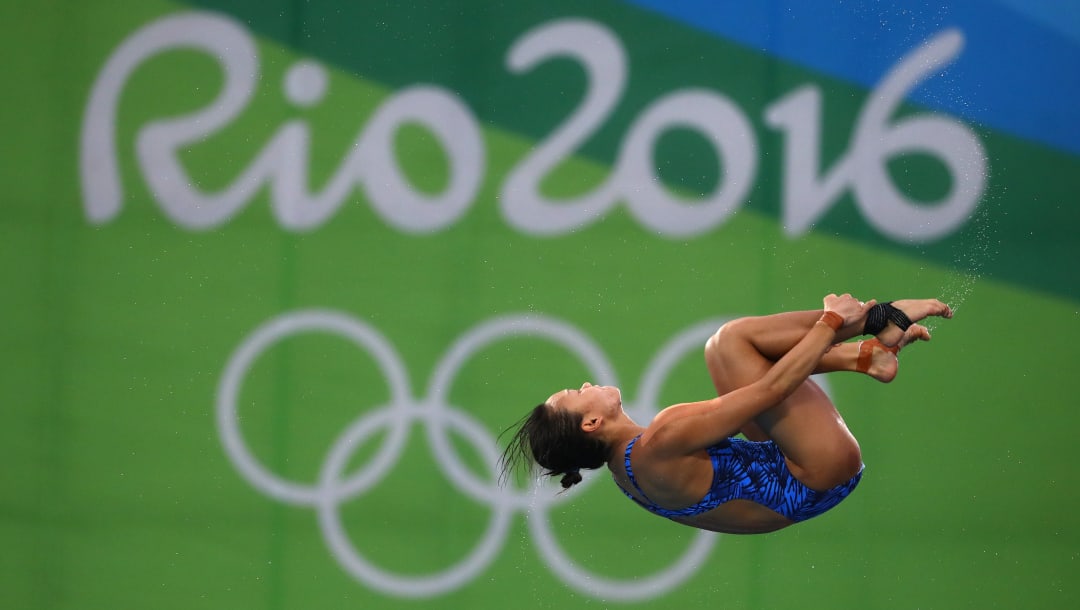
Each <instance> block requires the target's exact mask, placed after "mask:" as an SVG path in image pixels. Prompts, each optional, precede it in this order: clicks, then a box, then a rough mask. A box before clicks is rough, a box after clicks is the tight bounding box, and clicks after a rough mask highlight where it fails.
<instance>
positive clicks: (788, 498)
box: [619, 434, 862, 522]
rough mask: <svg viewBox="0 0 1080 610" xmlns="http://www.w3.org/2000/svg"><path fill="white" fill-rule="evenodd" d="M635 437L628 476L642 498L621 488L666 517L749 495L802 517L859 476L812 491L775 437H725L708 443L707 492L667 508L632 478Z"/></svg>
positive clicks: (835, 499)
mask: <svg viewBox="0 0 1080 610" xmlns="http://www.w3.org/2000/svg"><path fill="white" fill-rule="evenodd" d="M639 438H641V435H640V434H639V435H638V436H635V437H634V439H633V440H631V441H630V442H629V443H628V444H627V445H626V454H625V461H626V462H625V463H626V476H627V477H628V478H629V479H630V483H632V484H633V485H634V489H636V490H637V491H638V493H639V494H641V497H643V498H645V500H646V501H645V502H642V501H640V500H638V499H637V498H635V497H634V496H632V495H630V493H629V492H627V491H626V490H625V489H622V487H620V488H619V489H622V492H623V493H624V494H626V496H627V497H628V498H630V499H631V500H633V501H634V502H637V503H638V504H640V505H641V506H643V507H645V508H646V509H648V510H649V511H651V512H653V513H656V514H657V515H660V516H661V517H667V518H668V519H671V518H674V517H692V516H694V515H700V514H701V513H704V512H708V511H710V510H712V509H714V508H716V507H717V506H720V505H721V504H723V503H725V502H728V501H729V500H750V501H753V502H756V503H758V504H761V505H762V506H765V507H768V508H771V509H772V510H774V511H776V512H778V513H780V514H781V515H783V516H784V517H787V518H788V519H790V520H792V521H796V522H798V521H805V520H807V519H809V518H811V517H816V516H818V515H820V514H821V513H823V512H825V511H827V510H829V509H830V508H832V507H834V506H836V505H837V504H839V503H840V501H841V500H843V499H844V498H846V497H847V496H848V494H850V493H851V491H852V490H853V489H855V486H856V485H858V484H859V479H861V478H862V468H859V472H858V474H856V475H855V476H854V477H852V478H851V480H849V481H848V482H846V483H842V484H840V485H837V486H836V487H833V488H832V489H828V490H826V491H815V490H813V489H810V488H809V487H807V486H806V485H803V484H802V483H801V482H800V481H799V480H798V479H796V478H795V477H794V476H793V475H792V474H791V471H790V470H788V467H787V463H786V462H785V461H784V454H783V453H781V452H780V448H779V447H777V446H776V443H774V442H772V441H766V442H761V443H758V442H753V441H746V440H742V439H737V438H729V439H727V440H725V441H723V442H721V443H718V444H716V445H713V446H712V447H709V448H708V452H709V457H710V458H712V463H713V482H712V487H711V488H710V489H709V492H708V493H707V494H705V497H704V498H702V500H701V501H700V502H698V503H697V504H694V505H693V506H687V507H686V508H680V509H678V510H670V509H667V508H662V507H660V506H657V505H656V504H654V503H653V501H652V500H649V497H648V496H646V495H645V492H643V491H641V487H640V486H639V485H638V483H637V480H636V479H635V478H634V469H633V468H632V467H631V466H630V452H631V451H633V449H634V444H635V443H637V441H638V439H639Z"/></svg>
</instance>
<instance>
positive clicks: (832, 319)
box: [818, 311, 844, 331]
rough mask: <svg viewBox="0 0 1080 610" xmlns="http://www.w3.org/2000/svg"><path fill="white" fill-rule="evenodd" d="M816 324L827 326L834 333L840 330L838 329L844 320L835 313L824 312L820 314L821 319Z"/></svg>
mask: <svg viewBox="0 0 1080 610" xmlns="http://www.w3.org/2000/svg"><path fill="white" fill-rule="evenodd" d="M818 322H824V323H826V324H828V325H829V328H831V329H833V330H834V331H835V330H840V327H841V326H843V325H844V318H843V317H841V316H840V314H838V313H836V312H835V311H826V312H825V313H823V314H821V318H819V319H818Z"/></svg>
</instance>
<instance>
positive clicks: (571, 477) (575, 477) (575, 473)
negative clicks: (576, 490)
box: [560, 470, 581, 489]
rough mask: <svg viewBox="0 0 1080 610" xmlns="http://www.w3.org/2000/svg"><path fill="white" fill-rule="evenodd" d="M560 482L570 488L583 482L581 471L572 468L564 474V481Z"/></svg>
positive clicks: (564, 486)
mask: <svg viewBox="0 0 1080 610" xmlns="http://www.w3.org/2000/svg"><path fill="white" fill-rule="evenodd" d="M560 482H561V483H562V486H563V489H570V488H571V487H572V486H574V485H577V484H578V483H580V482H581V471H580V470H571V471H570V472H568V473H566V474H564V475H563V478H562V481H560Z"/></svg>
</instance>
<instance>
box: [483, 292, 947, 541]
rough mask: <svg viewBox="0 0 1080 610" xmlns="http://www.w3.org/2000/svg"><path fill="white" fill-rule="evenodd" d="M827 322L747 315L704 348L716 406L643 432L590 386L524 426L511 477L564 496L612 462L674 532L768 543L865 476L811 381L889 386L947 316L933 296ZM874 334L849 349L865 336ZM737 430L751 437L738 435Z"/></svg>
mask: <svg viewBox="0 0 1080 610" xmlns="http://www.w3.org/2000/svg"><path fill="white" fill-rule="evenodd" d="M824 305H825V307H824V311H822V310H817V311H796V312H786V313H780V314H774V315H768V316H759V317H747V318H739V319H737V320H733V321H731V322H728V323H727V324H724V325H723V326H722V327H721V328H720V330H718V331H717V332H716V334H714V335H713V336H712V337H710V338H709V340H708V341H707V342H706V344H705V363H706V365H707V366H708V369H709V374H710V376H711V377H712V380H713V384H714V385H715V386H716V392H717V397H716V398H712V399H710V400H704V401H700V402H689V403H683V404H677V405H673V406H671V407H668V408H666V409H664V410H663V411H661V412H660V413H659V414H657V416H656V417H655V418H654V419H653V420H652V422H651V423H650V424H649V425H648V426H641V425H638V424H637V423H635V422H634V421H633V420H632V419H630V417H629V416H628V415H627V414H626V412H625V411H623V408H622V398H621V395H620V392H619V390H618V388H614V387H606V386H594V385H591V384H589V383H585V384H584V385H582V386H581V387H580V388H579V389H567V390H563V391H561V392H556V393H555V394H553V395H551V396H550V397H549V398H548V399H547V400H546V401H544V402H543V403H542V404H540V405H538V406H537V407H536V408H535V409H533V410H532V412H531V413H530V414H529V415H528V416H526V417H525V418H524V419H523V420H522V421H521V422H519V424H520V428H519V429H518V430H517V432H516V433H515V434H514V436H513V438H512V440H511V442H510V445H509V446H508V447H507V448H506V450H505V452H504V453H503V456H502V468H503V475H504V476H506V475H507V473H509V472H511V471H512V470H513V469H514V467H515V466H517V465H519V464H521V463H529V462H535V463H537V464H539V465H540V466H541V467H543V468H544V469H545V470H546V472H545V473H544V474H547V475H551V476H558V475H562V486H563V487H564V488H569V487H570V486H572V485H574V484H576V483H578V482H580V481H581V474H580V472H579V470H580V469H581V468H588V469H596V468H599V467H601V466H603V465H605V464H606V465H607V467H608V469H609V470H610V471H611V474H612V477H613V478H614V479H615V483H616V484H617V485H618V486H619V488H620V489H621V490H622V491H623V493H625V494H626V495H627V496H628V497H629V498H630V499H632V500H634V501H635V502H637V503H638V504H640V505H641V506H643V507H644V508H646V509H648V510H649V511H651V512H653V513H655V514H657V515H660V516H663V517H667V518H669V519H671V520H673V521H676V522H678V523H682V524H685V525H689V526H692V527H696V528H701V529H707V530H713V531H718V532H726V533H737V534H756V533H765V532H772V531H775V530H778V529H781V528H784V527H787V526H789V525H792V524H794V523H798V522H800V521H804V520H806V519H809V518H811V517H815V516H817V515H820V514H821V513H823V512H825V511H827V510H829V509H830V508H832V507H833V506H836V505H837V504H838V503H839V502H840V501H841V500H843V499H844V498H845V497H847V495H848V494H849V493H851V491H852V490H853V489H854V488H855V486H856V485H857V484H858V482H859V479H860V478H861V476H862V468H863V464H862V456H861V454H860V451H859V445H858V443H857V442H856V440H855V438H854V437H853V436H852V435H851V432H850V431H849V430H848V428H847V426H846V425H845V423H844V420H843V419H842V418H841V417H840V414H839V413H837V411H836V408H835V407H834V406H833V404H832V402H831V401H830V400H829V397H828V396H827V395H826V394H825V393H824V392H823V391H822V390H821V388H819V387H818V385H817V384H815V383H814V381H813V380H811V379H809V378H808V377H809V376H810V375H811V374H813V373H828V372H835V371H853V372H859V373H863V374H867V375H870V376H871V377H873V378H875V379H877V380H879V381H882V382H886V383H887V382H889V381H892V379H893V378H894V377H895V376H896V372H897V367H898V361H897V359H896V354H897V352H899V350H900V348H902V347H904V346H905V345H907V344H909V343H911V342H912V341H917V340H929V339H930V334H929V332H928V331H927V329H926V328H925V327H923V326H921V325H919V324H914V323H913V322H918V321H919V320H922V319H923V318H926V317H927V316H932V315H933V316H941V317H945V318H950V317H952V310H950V309H949V307H948V306H947V305H945V304H944V303H942V302H941V301H938V300H936V299H920V300H903V301H895V302H892V303H881V304H877V303H875V302H874V301H869V302H867V303H862V302H860V301H858V300H857V299H855V298H854V297H852V296H851V295H849V294H845V295H843V296H836V295H829V296H827V297H825V299H824ZM862 334H870V335H876V337H875V338H873V339H868V340H865V341H858V342H850V343H843V341H846V340H848V339H851V338H853V337H855V336H857V335H862ZM740 432H741V433H742V435H743V436H744V437H745V440H744V439H740V438H733V437H734V436H735V435H736V434H738V433H740Z"/></svg>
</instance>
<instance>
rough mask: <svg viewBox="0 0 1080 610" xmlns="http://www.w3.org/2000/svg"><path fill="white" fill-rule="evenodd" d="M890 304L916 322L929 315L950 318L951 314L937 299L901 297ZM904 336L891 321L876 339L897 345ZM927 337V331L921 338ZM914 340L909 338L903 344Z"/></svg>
mask: <svg viewBox="0 0 1080 610" xmlns="http://www.w3.org/2000/svg"><path fill="white" fill-rule="evenodd" d="M892 306H893V307H895V308H897V309H899V310H900V311H902V312H904V314H905V315H907V317H908V319H909V320H911V321H912V322H918V321H920V320H923V319H924V318H928V317H930V316H938V317H941V318H951V317H952V315H953V314H952V309H950V308H949V306H948V305H946V304H945V303H942V302H941V301H939V300H937V299H903V300H900V301H893V302H892ZM911 328H915V325H914V324H913V325H912V326H911ZM908 330H909V331H910V330H911V329H910V328H909V329H908ZM925 330H926V329H925V328H923V331H925ZM905 338H906V335H905V333H904V331H902V330H900V327H899V326H897V325H895V324H893V323H892V322H889V323H888V324H886V325H885V328H883V329H882V330H881V332H880V333H878V334H877V339H878V341H881V343H882V344H884V345H889V346H894V345H899V344H900V342H901V341H903V340H904V339H905ZM929 338H930V335H929V333H927V338H926V339H923V340H927V341H928V340H929ZM914 340H916V339H909V340H908V341H907V342H906V343H905V345H906V344H907V343H910V342H911V341H914Z"/></svg>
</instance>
